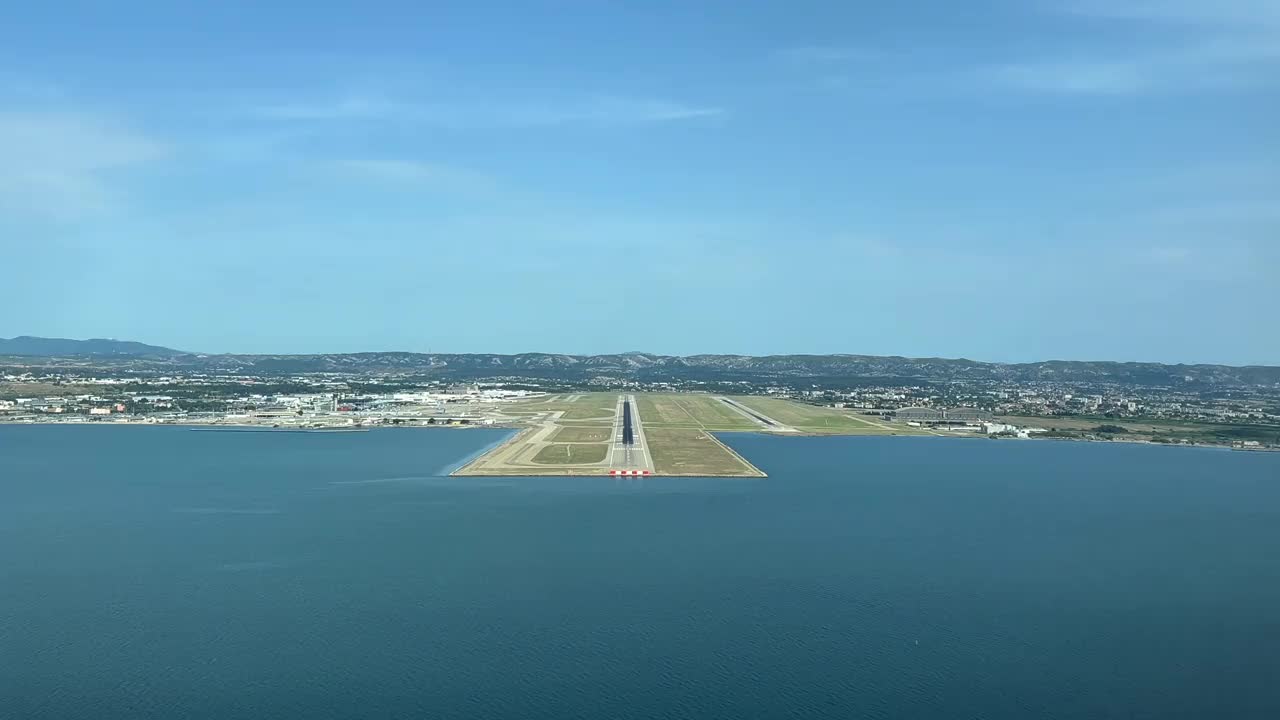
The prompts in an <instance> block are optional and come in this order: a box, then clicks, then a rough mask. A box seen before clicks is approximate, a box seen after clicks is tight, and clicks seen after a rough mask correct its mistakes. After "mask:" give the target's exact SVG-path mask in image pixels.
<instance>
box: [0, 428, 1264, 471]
mask: <svg viewBox="0 0 1280 720" xmlns="http://www.w3.org/2000/svg"><path fill="white" fill-rule="evenodd" d="M6 426H17V427H34V426H60V427H65V426H75V427H177V428H188V429H191V430H205V431H218V430H224V431H228V432H293V433H343V432H369V431H371V430H470V429H476V428H481V429H492V430H504V429H505V430H518V432H516V434H514V435H512V436H511V437H510V438H508V439H507V440H505V441H503V442H501V443H499V444H498V445H495V446H493V447H490V448H487V449H485V450H484V451H483V452H481V453H480V454H479V455H476V456H475V457H472V458H468V459H466V460H465V461H463V463H462V464H461V465H459V466H458V467H457V468H455V469H454V470H453V471H452V472H450V473H448V475H450V476H458V475H463V476H472V477H479V475H471V474H470V473H467V472H465V471H466V470H467V469H468V466H470V465H473V464H475V463H476V462H478V461H480V460H481V459H483V458H484V456H486V455H488V454H489V453H491V452H494V451H496V450H498V449H500V448H502V447H503V446H505V445H507V444H510V443H512V442H515V441H517V440H518V439H519V438H520V437H521V436H522V435H524V434H525V433H526V432H527V431H529V430H532V429H533V428H530V427H524V428H522V427H520V426H519V425H514V424H494V425H448V424H438V425H372V426H364V425H355V426H352V425H333V426H318V427H298V426H289V425H284V426H271V425H264V424H260V423H226V422H217V423H202V422H191V421H186V422H147V421H145V420H39V421H25V420H18V421H15V420H8V419H3V418H0V428H3V427H6ZM712 432H713V433H714V431H712ZM720 432H727V433H742V434H748V435H767V436H771V437H833V438H834V437H851V438H852V437H867V438H872V437H901V438H951V439H958V440H981V439H990V438H991V436H989V435H982V434H978V433H963V434H962V433H947V434H939V433H909V432H903V433H838V432H805V431H800V432H794V433H778V432H770V431H769V430H766V429H761V430H728V431H720ZM712 437H713V438H714V437H715V436H714V434H712ZM715 439H716V442H717V443H719V444H721V445H722V446H724V447H725V448H726V449H729V451H730V452H731V453H732V454H733V455H735V456H737V457H738V459H739V460H742V459H743V458H742V457H741V456H740V455H738V453H737V452H735V451H733V450H732V449H731V448H729V447H728V446H727V445H725V444H724V443H723V442H721V441H720V440H719V438H715ZM996 439H997V440H1001V441H1028V440H1031V441H1045V440H1055V441H1060V442H1084V443H1101V444H1113V443H1125V444H1129V445H1153V446H1157V447H1172V448H1201V449H1215V450H1233V451H1236V452H1257V453H1280V447H1248V448H1240V447H1233V446H1231V445H1227V444H1221V443H1204V442H1191V443H1180V442H1179V443H1170V442H1155V441H1154V440H1143V439H1140V438H1120V437H1116V438H1112V439H1110V440H1103V439H1099V438H1083V437H1081V438H1072V437H1030V438H1009V437H1002V438H996ZM749 464H750V463H748V465H749ZM753 467H754V466H753ZM762 472H763V471H762ZM664 475H666V476H669V477H703V475H694V474H690V475H681V474H673V473H665V474H664ZM763 476H765V477H767V475H763ZM495 477H496V476H495ZM504 477H506V476H504ZM531 477H534V476H531ZM734 477H737V476H734Z"/></svg>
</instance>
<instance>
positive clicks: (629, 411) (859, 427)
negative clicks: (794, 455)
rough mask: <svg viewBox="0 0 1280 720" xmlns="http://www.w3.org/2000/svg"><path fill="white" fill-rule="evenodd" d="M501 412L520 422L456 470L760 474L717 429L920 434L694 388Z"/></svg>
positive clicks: (544, 402) (529, 404)
mask: <svg viewBox="0 0 1280 720" xmlns="http://www.w3.org/2000/svg"><path fill="white" fill-rule="evenodd" d="M502 412H503V413H504V414H505V415H507V416H508V418H509V422H512V423H516V424H520V425H523V426H524V427H523V429H522V430H521V431H520V432H518V433H517V434H515V435H514V436H512V437H511V439H510V440H508V441H507V442H505V443H503V444H501V445H499V446H498V447H496V448H494V449H492V450H490V451H489V452H488V453H485V454H484V455H482V456H480V457H478V458H476V459H475V460H473V461H471V462H470V463H468V464H466V465H464V466H462V467H461V468H459V469H458V470H456V471H455V472H454V473H453V474H454V475H479V476H494V475H522V476H538V475H602V476H604V475H607V476H614V477H618V476H621V477H635V476H641V477H643V476H649V475H665V476H697V477H764V476H765V473H764V472H763V471H762V470H760V469H759V468H757V467H755V466H754V465H752V464H751V463H750V462H748V461H747V460H746V459H745V458H743V457H742V456H741V455H739V454H738V453H736V452H734V451H733V450H732V449H731V448H729V447H728V446H727V445H725V444H724V443H723V442H721V441H720V440H719V439H718V438H717V437H716V435H715V433H717V432H765V433H778V434H798V433H808V434H842V435H844V434H848V435H917V434H922V432H923V431H921V430H919V429H917V428H913V427H909V426H899V427H892V426H889V425H886V424H883V423H880V422H876V421H873V420H870V419H863V418H860V417H858V416H856V415H853V414H852V413H849V412H842V411H840V410H839V409H835V408H821V407H815V406H811V405H804V404H801V403H796V402H791V401H787V400H776V399H771V398H762V397H737V398H730V397H725V396H717V395H708V394H701V393H679V394H677V393H623V394H618V393H609V392H594V393H569V394H561V395H548V396H546V397H540V398H533V399H529V400H523V401H517V402H515V403H511V404H509V405H505V406H503V408H502ZM770 413H773V414H770ZM775 415H776V416H777V417H775Z"/></svg>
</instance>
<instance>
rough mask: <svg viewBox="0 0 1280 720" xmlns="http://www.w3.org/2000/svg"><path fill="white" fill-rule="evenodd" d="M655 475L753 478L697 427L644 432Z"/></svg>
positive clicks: (732, 455)
mask: <svg viewBox="0 0 1280 720" xmlns="http://www.w3.org/2000/svg"><path fill="white" fill-rule="evenodd" d="M645 437H646V439H647V440H648V443H649V454H650V455H651V456H652V457H653V465H654V471H655V472H657V473H658V474H659V475H713V476H734V475H739V476H754V475H756V474H757V472H756V471H754V469H753V468H752V467H751V466H749V465H747V464H746V463H744V462H743V461H742V460H740V459H739V458H738V456H736V455H734V454H733V453H732V452H730V451H728V450H726V449H725V448H724V446H723V445H721V444H720V443H719V442H718V441H716V440H715V439H714V438H712V437H711V436H710V435H709V434H708V433H706V432H705V431H703V430H699V429H697V428H668V427H653V428H646V429H645Z"/></svg>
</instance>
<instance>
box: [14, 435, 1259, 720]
mask: <svg viewBox="0 0 1280 720" xmlns="http://www.w3.org/2000/svg"><path fill="white" fill-rule="evenodd" d="M503 437H504V434H503V432H502V431H488V430H465V431H464V430H382V431H375V432H369V433H352V434H288V433H230V432H192V431H189V430H185V429H181V428H142V427H124V428H122V427H74V426H64V427H51V426H46V427H19V426H0V718H4V720H9V719H18V720H28V719H36V718H42V719H43V718H48V719H56V720H67V719H80V718H83V719H85V720H90V719H92V720H126V719H127V720H138V719H141V718H166V719H168V718H182V719H205V718H208V719H211V720H212V719H214V718H217V719H219V720H224V719H235V718H261V719H266V720H285V719H289V720H293V719H308V720H324V719H327V718H482V719H483V718H521V719H530V720H542V719H545V720H552V719H554V720H562V719H567V718H591V719H597V718H702V719H720V718H724V719H730V718H732V719H738V718H840V719H842V720H843V719H847V718H999V719H1006V718H1007V719H1009V720H1015V719H1016V720H1025V719H1026V718H1197V719H1199V718H1258V719H1267V720H1274V719H1275V718H1280V455H1272V454H1252V453H1241V452H1229V451H1219V450H1204V449H1186V448H1161V447H1148V446H1138V445H1121V444H1114V445H1107V444H1084V443H1055V442H1050V441H1021V442H1019V441H999V442H993V441H986V440H947V439H939V438H780V437H763V436H753V435H726V436H725V439H726V440H727V441H728V442H729V443H730V444H732V445H733V447H734V448H736V449H737V450H738V451H740V452H741V453H742V454H743V455H745V456H746V457H747V458H749V459H750V460H751V461H752V462H754V463H756V464H757V465H759V466H760V467H761V468H762V469H764V470H765V471H767V472H768V473H769V475H770V476H769V477H768V478H767V479H752V480H742V479H736V480H734V479H720V480H714V479H646V480H644V481H621V480H612V479H609V478H579V479H546V478H543V479H500V480H499V479H495V480H487V479H474V478H448V477H444V476H443V475H444V473H445V472H446V471H447V470H448V469H450V468H451V467H452V466H454V465H456V464H457V463H458V462H460V461H461V460H463V459H464V458H466V457H467V456H469V455H472V454H474V453H476V452H478V451H480V450H481V449H482V448H484V447H486V446H488V445H490V444H492V443H494V442H496V441H498V440H500V439H502V438H503Z"/></svg>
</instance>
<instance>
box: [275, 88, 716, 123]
mask: <svg viewBox="0 0 1280 720" xmlns="http://www.w3.org/2000/svg"><path fill="white" fill-rule="evenodd" d="M724 112H725V110H724V109H723V108H721V107H717V106H711V105H692V104H687V103H682V102H676V101H672V100H664V99H652V98H633V97H621V96H592V97H588V98H549V99H545V100H510V101H487V102H462V101H458V102H443V101H421V102H411V101H391V100H383V99H374V98H368V97H360V96H351V97H343V98H339V99H337V100H333V101H328V102H297V103H293V102H291V103H277V104H266V105H260V106H257V107H255V108H253V114H255V115H257V116H259V117H263V118H267V119H272V120H280V121H319V122H323V121H352V120H383V121H397V122H407V123H417V124H423V125H433V126H439V127H450V128H495V127H496V128H521V127H554V126H559V125H599V126H606V125H635V124H648V123H665V122H677V121H685V120H694V119H698V118H709V117H715V116H718V115H723V114H724Z"/></svg>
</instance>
